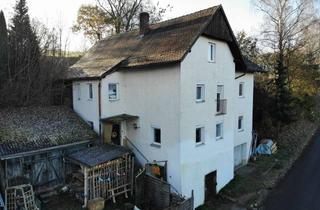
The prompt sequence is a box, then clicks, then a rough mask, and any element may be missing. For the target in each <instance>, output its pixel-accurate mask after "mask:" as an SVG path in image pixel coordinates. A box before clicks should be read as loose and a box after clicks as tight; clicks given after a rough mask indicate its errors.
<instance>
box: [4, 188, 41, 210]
mask: <svg viewBox="0 0 320 210" xmlns="http://www.w3.org/2000/svg"><path fill="white" fill-rule="evenodd" d="M19 205H20V206H21V207H24V208H23V209H24V210H39V208H38V207H37V205H36V202H35V200H34V192H33V187H32V185H31V184H25V185H18V186H13V187H9V188H7V189H6V210H16V209H17V207H18V206H19Z"/></svg>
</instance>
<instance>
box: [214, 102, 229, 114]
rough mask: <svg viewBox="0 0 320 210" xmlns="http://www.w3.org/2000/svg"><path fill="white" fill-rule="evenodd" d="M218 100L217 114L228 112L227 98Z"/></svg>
mask: <svg viewBox="0 0 320 210" xmlns="http://www.w3.org/2000/svg"><path fill="white" fill-rule="evenodd" d="M216 102H217V103H216V104H217V108H216V115H222V114H227V99H219V100H216Z"/></svg>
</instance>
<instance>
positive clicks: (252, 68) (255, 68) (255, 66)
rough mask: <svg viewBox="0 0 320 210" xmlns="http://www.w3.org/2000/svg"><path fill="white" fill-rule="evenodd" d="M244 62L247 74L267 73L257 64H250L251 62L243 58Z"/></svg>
mask: <svg viewBox="0 0 320 210" xmlns="http://www.w3.org/2000/svg"><path fill="white" fill-rule="evenodd" d="M244 62H245V64H246V66H247V72H252V73H253V72H262V73H264V72H267V70H265V69H264V68H262V67H261V66H259V65H258V64H256V63H254V62H252V61H251V60H249V59H248V58H245V57H244Z"/></svg>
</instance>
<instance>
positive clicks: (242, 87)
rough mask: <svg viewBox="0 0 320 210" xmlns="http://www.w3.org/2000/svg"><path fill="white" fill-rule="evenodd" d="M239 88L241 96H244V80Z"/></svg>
mask: <svg viewBox="0 0 320 210" xmlns="http://www.w3.org/2000/svg"><path fill="white" fill-rule="evenodd" d="M240 87H241V88H240ZM238 88H239V89H238V95H239V98H243V97H244V82H240V83H239V86H238ZM240 89H241V94H240Z"/></svg>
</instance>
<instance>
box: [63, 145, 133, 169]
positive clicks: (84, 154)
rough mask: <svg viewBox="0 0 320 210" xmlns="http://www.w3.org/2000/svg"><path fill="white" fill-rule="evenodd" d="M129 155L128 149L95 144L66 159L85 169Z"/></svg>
mask: <svg viewBox="0 0 320 210" xmlns="http://www.w3.org/2000/svg"><path fill="white" fill-rule="evenodd" d="M128 153H131V151H130V150H129V149H128V148H125V147H122V146H118V145H113V144H97V145H94V146H92V147H88V148H85V149H82V150H80V151H78V152H75V153H72V154H69V155H68V156H67V159H69V160H71V161H72V162H75V163H77V164H80V165H83V166H85V167H89V168H91V167H94V166H97V165H100V164H102V163H105V162H108V161H111V160H114V159H117V158H120V157H122V156H123V155H125V154H128Z"/></svg>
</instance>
